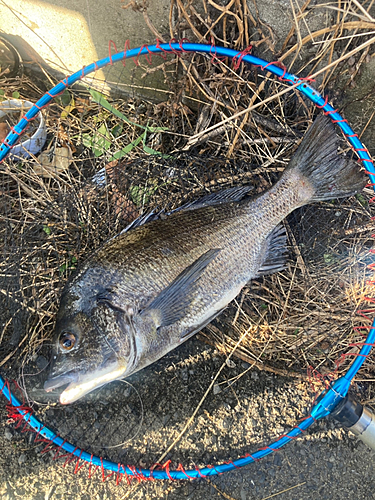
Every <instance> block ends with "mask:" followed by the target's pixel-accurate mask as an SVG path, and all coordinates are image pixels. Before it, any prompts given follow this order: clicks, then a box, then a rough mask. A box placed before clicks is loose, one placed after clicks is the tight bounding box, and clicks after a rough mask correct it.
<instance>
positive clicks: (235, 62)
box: [232, 45, 253, 71]
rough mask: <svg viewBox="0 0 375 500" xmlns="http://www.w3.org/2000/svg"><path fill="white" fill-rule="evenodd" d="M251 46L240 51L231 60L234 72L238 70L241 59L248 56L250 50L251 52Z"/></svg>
mask: <svg viewBox="0 0 375 500" xmlns="http://www.w3.org/2000/svg"><path fill="white" fill-rule="evenodd" d="M252 48H253V46H252V45H249V46H248V47H246V49H244V50H242V51H241V52H239V53H238V54H236V55H235V56H234V57H233V58H232V64H233V69H234V70H235V71H236V70H238V68H239V67H240V64H241V62H242V59H243V58H244V57H245V56H247V55H248V54H250V52H251V50H252Z"/></svg>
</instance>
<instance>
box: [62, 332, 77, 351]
mask: <svg viewBox="0 0 375 500" xmlns="http://www.w3.org/2000/svg"><path fill="white" fill-rule="evenodd" d="M59 342H60V346H61V347H62V349H64V351H70V350H71V349H73V347H74V344H75V343H76V336H75V335H74V334H73V333H71V332H64V333H62V334H61V335H60V340H59Z"/></svg>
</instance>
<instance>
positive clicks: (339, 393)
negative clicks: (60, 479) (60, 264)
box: [0, 42, 375, 479]
mask: <svg viewBox="0 0 375 500" xmlns="http://www.w3.org/2000/svg"><path fill="white" fill-rule="evenodd" d="M183 52H193V53H201V54H207V55H210V56H211V57H213V58H220V57H228V58H231V59H232V60H235V61H237V63H239V62H241V61H242V62H244V63H248V64H251V65H253V66H256V67H259V68H261V69H262V70H263V71H268V72H270V73H272V74H273V75H275V76H276V77H277V78H279V79H280V80H281V81H283V82H285V83H287V84H288V85H290V86H291V87H295V88H296V89H298V90H299V91H300V92H302V93H303V94H304V95H305V96H306V97H307V98H308V99H310V100H311V101H312V102H313V103H314V104H315V105H316V106H317V107H318V108H320V109H322V111H323V112H324V113H325V114H326V115H329V116H330V118H331V120H332V121H333V122H334V123H336V124H337V125H338V126H339V127H340V129H341V130H342V132H343V134H344V135H345V136H346V137H347V140H348V141H349V142H350V144H351V146H352V147H353V149H354V150H355V151H356V152H357V154H358V156H359V158H360V160H361V161H362V162H363V165H364V167H365V169H366V172H367V174H368V175H369V178H370V184H371V185H372V186H375V170H374V166H373V163H372V160H371V158H370V156H369V154H368V152H367V150H366V148H364V146H363V145H362V143H361V141H360V140H359V138H358V136H357V135H356V134H355V133H354V132H353V130H352V129H351V127H350V126H349V124H348V123H347V122H346V120H344V119H343V118H342V117H341V116H340V114H339V113H338V112H337V111H336V110H335V109H334V108H333V107H332V106H331V105H330V104H329V103H328V102H327V99H326V98H325V97H324V96H322V95H321V94H320V93H319V92H317V91H316V90H315V89H314V88H313V87H312V86H311V85H310V83H309V82H308V80H306V79H303V78H298V77H297V76H295V75H293V74H291V73H288V72H287V71H286V69H285V68H281V67H279V66H278V65H277V64H274V63H269V62H267V61H264V60H263V59H260V58H258V57H255V56H253V55H251V54H249V53H248V52H247V51H244V52H238V51H235V50H232V49H227V48H223V47H217V46H215V47H213V46H211V45H201V44H194V43H185V42H180V43H170V44H160V43H157V44H156V45H149V46H143V47H140V48H135V49H132V50H127V51H124V52H119V53H116V54H113V55H110V56H109V57H106V58H104V59H101V60H99V61H97V62H95V63H93V64H91V65H89V66H87V67H84V68H83V69H81V70H80V71H78V72H76V73H74V74H73V75H71V76H69V77H66V78H65V79H64V80H62V81H61V82H60V83H58V84H57V85H56V86H55V87H54V88H53V89H51V90H50V91H49V92H47V93H46V94H45V95H44V96H43V97H42V98H41V99H39V100H38V101H37V103H36V104H35V105H34V106H33V107H32V108H31V109H30V110H29V111H28V112H27V113H26V115H25V116H24V117H23V118H22V119H21V120H20V121H19V122H18V123H17V125H15V126H14V127H13V128H12V129H11V132H10V133H9V134H8V136H7V137H6V139H5V141H4V142H3V144H2V145H1V146H0V161H2V160H3V159H4V158H5V157H6V156H7V155H8V154H9V152H10V151H11V149H12V147H13V146H14V145H15V144H16V142H17V141H18V139H19V138H20V136H21V135H22V134H23V132H24V131H25V129H26V127H27V126H28V124H29V122H30V121H32V120H33V119H35V118H36V117H37V115H38V113H39V112H40V110H41V109H43V108H44V107H46V106H48V105H49V103H50V102H51V101H52V100H53V99H54V98H55V97H56V96H58V95H60V94H61V93H63V92H64V91H65V89H67V88H68V87H70V86H71V85H72V84H74V83H75V82H77V81H78V80H80V79H82V78H84V77H85V76H87V75H89V74H90V73H92V72H94V71H96V70H98V69H100V68H104V67H105V66H107V65H111V64H114V63H116V62H119V61H123V60H124V59H128V58H139V57H140V56H148V57H149V56H150V55H152V54H164V53H177V54H180V53H183ZM374 340H375V320H374V322H373V324H372V326H371V327H370V328H369V333H368V335H367V339H366V340H365V342H364V343H363V344H362V348H361V350H360V352H359V354H358V355H357V356H356V357H355V359H354V361H353V363H352V364H351V366H350V368H349V370H348V371H347V373H346V374H345V375H344V376H342V377H341V378H339V379H338V380H336V381H335V382H334V383H333V384H332V385H331V386H330V388H329V389H327V390H326V391H324V392H323V393H322V394H321V396H320V397H319V398H318V400H317V402H316V404H315V405H314V407H313V408H312V410H311V412H310V414H309V416H308V417H307V418H305V419H303V420H302V421H301V422H300V423H299V424H298V425H296V426H295V427H294V428H293V429H292V430H291V431H289V432H288V433H287V434H286V435H283V436H281V437H279V438H278V439H277V440H276V441H274V442H273V443H271V444H270V445H269V446H267V447H265V448H262V449H260V450H258V451H256V452H254V453H252V454H251V455H250V454H249V455H246V456H244V457H241V458H239V459H237V460H235V461H233V462H229V463H222V464H218V465H214V466H207V467H204V468H200V469H199V468H196V469H189V470H187V469H183V468H182V467H180V468H179V469H177V470H171V469H170V468H169V464H167V466H165V467H164V468H163V469H162V470H159V469H157V468H155V469H146V468H139V467H131V466H125V465H122V464H119V463H115V462H112V461H109V460H105V459H103V458H101V457H99V456H94V455H92V454H89V453H87V452H86V451H84V450H82V449H80V448H77V447H76V446H73V445H72V444H70V443H69V442H67V441H66V440H65V439H62V438H61V437H60V436H59V435H57V434H56V433H55V432H54V431H52V430H51V429H49V428H48V427H46V426H45V425H43V423H42V422H40V421H39V420H38V419H37V418H36V417H35V416H34V415H33V414H32V411H31V410H30V409H29V408H27V407H25V406H23V404H22V403H21V402H20V401H19V399H18V398H17V397H16V396H15V395H14V394H13V393H12V392H11V390H10V387H9V384H8V383H7V381H6V380H5V379H4V378H2V377H0V387H1V392H2V393H3V394H4V396H5V397H6V398H7V400H8V401H9V403H10V405H11V406H12V407H13V409H15V410H16V411H17V412H18V414H19V415H20V417H21V418H22V419H23V421H24V423H25V425H27V426H30V428H31V429H32V430H33V431H34V432H35V433H36V434H37V435H38V436H39V437H40V438H41V439H42V440H47V441H48V442H49V443H50V444H51V445H53V446H54V447H56V448H57V449H58V450H63V451H65V452H66V453H67V454H68V455H69V456H71V458H72V459H73V460H75V459H77V465H78V463H79V462H80V461H82V462H87V463H89V464H92V465H94V466H96V467H98V468H100V469H101V470H102V473H103V478H104V471H109V473H110V474H116V475H117V478H119V477H121V476H122V475H125V476H126V477H135V478H137V479H186V478H189V479H194V478H199V477H209V476H214V475H217V474H222V473H224V472H227V471H230V470H233V469H235V468H239V467H243V466H245V465H247V464H249V463H252V462H254V461H257V460H260V459H261V458H263V457H265V456H267V455H269V454H270V453H272V452H274V451H275V450H278V449H280V448H281V447H282V446H284V445H286V444H287V443H288V442H290V441H291V440H292V439H295V438H296V437H298V436H299V435H301V434H302V433H303V432H304V431H306V430H307V429H308V428H309V427H310V426H311V425H312V424H313V423H314V422H316V421H317V420H320V419H322V418H324V417H326V416H327V415H329V414H330V413H331V412H332V410H333V409H334V408H335V407H336V405H337V404H338V402H339V401H340V400H341V399H342V398H344V397H345V396H346V394H347V392H348V390H349V387H350V384H351V382H352V380H353V378H354V377H355V375H356V373H357V372H358V370H359V369H360V368H361V366H362V365H363V363H364V362H365V360H366V358H367V356H368V355H369V353H370V351H371V348H372V346H373V344H374ZM70 461H71V460H70Z"/></svg>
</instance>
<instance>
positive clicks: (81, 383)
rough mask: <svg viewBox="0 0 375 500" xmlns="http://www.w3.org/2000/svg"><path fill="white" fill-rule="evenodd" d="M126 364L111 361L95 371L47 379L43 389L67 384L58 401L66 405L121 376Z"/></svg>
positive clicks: (48, 390) (72, 373)
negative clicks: (108, 364)
mask: <svg viewBox="0 0 375 500" xmlns="http://www.w3.org/2000/svg"><path fill="white" fill-rule="evenodd" d="M126 366H127V365H126V364H125V363H122V362H120V361H116V362H115V363H112V364H111V365H110V366H107V367H105V368H99V369H98V370H96V371H93V372H90V373H85V374H78V373H74V372H71V373H67V374H64V375H59V376H57V377H53V378H51V379H50V380H47V381H46V382H45V384H44V389H45V391H47V392H50V391H52V390H54V389H57V388H58V387H61V386H63V385H66V384H69V385H68V386H67V387H66V388H65V389H64V390H63V392H62V393H61V394H60V403H61V404H63V405H67V404H70V403H73V402H74V401H77V400H78V399H80V398H82V397H83V396H85V395H86V394H88V393H89V392H91V391H93V390H94V389H98V388H99V387H102V386H103V385H105V384H108V383H109V382H112V381H114V380H118V379H120V378H122V377H123V376H124V374H125V372H126Z"/></svg>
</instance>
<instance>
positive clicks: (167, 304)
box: [141, 249, 220, 328]
mask: <svg viewBox="0 0 375 500" xmlns="http://www.w3.org/2000/svg"><path fill="white" fill-rule="evenodd" d="M219 252H220V250H219V249H213V250H208V252H206V253H204V254H203V255H201V256H200V257H199V258H198V259H197V260H196V261H195V262H193V264H191V265H190V266H188V267H187V268H186V269H184V270H183V271H182V273H180V274H179V275H178V276H177V278H176V279H175V280H174V281H173V282H172V283H171V284H170V285H169V286H167V287H166V288H165V289H164V290H163V291H162V292H160V293H159V295H158V296H157V297H156V298H155V299H154V300H153V301H152V302H151V303H150V304H149V305H148V306H147V307H146V308H145V309H144V310H143V311H142V312H141V316H142V315H145V314H147V315H150V316H152V318H153V319H154V321H155V323H156V326H157V327H158V328H159V327H161V326H168V325H171V324H173V323H176V322H177V321H179V320H180V319H181V318H183V317H184V316H185V315H186V313H187V312H188V310H189V307H190V304H191V301H192V300H193V298H194V291H195V289H196V287H195V285H196V283H197V281H198V280H199V279H200V277H201V276H202V273H203V272H204V270H205V269H206V267H207V266H208V264H209V263H210V262H212V260H213V259H214V258H215V257H216V255H217V254H218V253H219Z"/></svg>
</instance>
